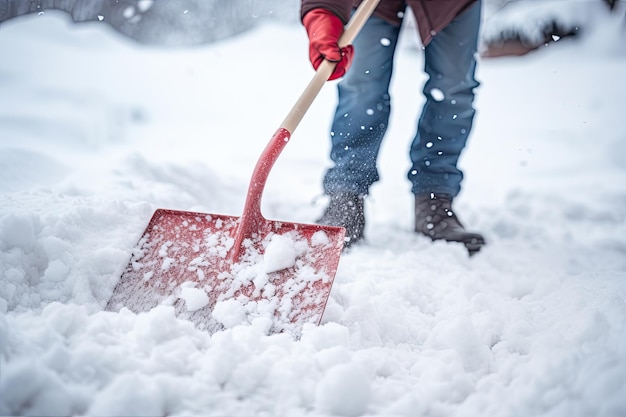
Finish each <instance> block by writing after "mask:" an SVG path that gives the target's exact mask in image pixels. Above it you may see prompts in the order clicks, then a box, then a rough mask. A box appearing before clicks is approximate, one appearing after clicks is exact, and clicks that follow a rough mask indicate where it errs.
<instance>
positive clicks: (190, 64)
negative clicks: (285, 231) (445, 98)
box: [0, 2, 626, 417]
mask: <svg viewBox="0 0 626 417" xmlns="http://www.w3.org/2000/svg"><path fill="white" fill-rule="evenodd" d="M149 3H150V2H146V3H145V5H146V6H147V5H148V4H149ZM555 10H556V9H555ZM596 18H597V19H602V20H601V21H600V22H599V23H600V24H597V25H594V30H590V31H587V32H586V33H583V34H582V35H581V37H580V38H579V39H575V40H572V39H564V40H561V41H559V42H558V43H556V44H553V45H551V46H549V47H546V48H544V49H542V50H539V51H537V52H534V53H531V54H529V55H527V56H524V57H520V58H501V59H498V60H482V61H481V62H480V63H479V78H480V81H481V82H482V84H481V87H480V88H479V91H478V96H477V101H476V106H477V110H478V113H477V119H476V124H475V129H474V131H473V132H472V138H471V141H470V145H469V147H468V148H467V152H466V153H465V154H464V155H463V159H462V161H461V165H462V167H463V168H464V170H465V173H466V180H465V182H464V188H463V192H462V194H461V195H460V196H459V198H458V200H457V201H456V204H457V209H456V211H457V212H458V213H459V215H460V216H461V218H462V220H463V221H464V222H465V223H466V224H467V225H468V226H469V227H471V228H473V229H476V230H480V231H482V232H484V233H485V235H486V238H487V240H488V246H487V247H486V248H485V249H484V250H483V251H481V252H480V253H479V254H478V255H476V256H474V257H472V258H471V259H470V258H468V256H467V253H466V251H465V250H464V249H463V248H462V247H459V246H455V245H452V244H446V243H435V244H432V243H430V242H429V241H427V239H424V238H421V237H419V236H416V235H414V234H413V233H412V232H411V228H412V220H411V207H412V201H411V195H410V192H409V185H408V183H407V182H406V180H405V172H406V170H407V169H408V166H409V163H408V157H407V152H406V150H407V149H408V144H409V140H410V137H411V136H412V134H413V131H414V128H415V126H414V123H415V120H416V119H417V115H418V110H419V108H420V106H421V103H422V102H421V100H422V98H421V97H420V95H419V94H418V92H419V91H421V86H422V85H423V82H424V81H425V79H424V76H423V75H422V74H421V68H422V67H423V62H422V55H421V51H420V50H419V49H416V48H415V47H414V45H415V42H416V36H415V35H414V34H412V33H407V34H406V36H405V37H404V38H403V39H402V40H401V43H400V45H399V48H400V51H399V52H400V53H399V54H398V57H397V59H396V63H395V67H396V74H395V78H394V85H393V90H392V97H393V106H394V113H393V119H392V124H391V126H390V131H389V136H388V138H387V140H386V142H385V144H384V146H383V149H382V151H381V158H380V170H381V176H382V181H381V182H379V183H378V184H376V185H375V186H374V187H373V189H372V193H371V195H370V197H369V198H368V199H367V206H366V209H367V216H368V225H367V229H366V233H367V240H368V242H367V244H365V245H363V246H358V247H355V248H354V249H353V250H351V251H350V252H348V253H345V254H343V255H342V257H341V262H340V264H339V269H338V271H337V275H336V278H335V283H334V285H333V289H332V293H331V297H330V300H329V302H328V305H327V307H326V310H325V314H324V317H323V320H322V324H321V325H320V326H316V325H314V324H311V323H308V324H306V325H305V326H304V328H303V330H302V334H301V337H300V338H297V337H294V336H293V335H291V334H289V333H282V334H272V333H271V322H270V320H269V318H268V317H267V316H266V315H265V316H264V315H263V314H262V313H263V311H265V310H263V308H261V309H260V310H257V313H259V314H258V315H257V316H256V317H254V318H253V319H252V320H245V319H244V315H245V313H246V311H245V310H242V304H240V303H237V302H236V301H235V302H233V301H226V300H222V301H221V302H220V303H219V304H218V306H217V307H216V309H215V311H214V315H216V316H217V318H218V319H219V320H221V321H222V324H223V325H224V327H225V329H224V330H222V331H219V332H216V333H214V334H209V332H207V331H205V330H201V329H198V328H196V327H194V325H193V323H191V322H190V321H187V320H184V319H180V318H177V315H176V312H175V309H174V308H173V307H172V306H168V305H162V306H158V307H156V308H154V309H152V310H151V311H149V312H145V313H140V314H135V313H132V312H131V311H129V310H128V309H121V310H120V311H119V312H108V311H105V306H106V303H107V302H108V300H109V298H110V297H111V294H112V291H113V288H114V287H115V285H116V283H117V281H118V280H119V277H120V276H121V274H122V272H123V270H124V268H125V267H126V265H127V263H128V260H129V258H130V256H131V252H132V250H133V248H134V246H135V243H136V242H137V241H138V239H139V238H140V237H141V235H142V233H143V230H144V229H145V227H146V225H147V222H148V220H149V219H150V217H151V215H152V213H153V212H154V211H155V209H157V208H160V207H164V208H170V209H180V210H192V211H201V212H206V213H223V214H226V215H233V216H239V215H240V214H241V210H242V207H243V202H244V198H245V195H246V190H247V185H248V180H249V177H250V173H251V172H252V168H253V167H254V164H255V162H256V159H257V158H258V156H259V155H260V153H261V151H262V150H263V148H264V146H265V144H266V143H267V141H268V140H269V139H270V137H271V136H272V134H273V132H274V131H275V129H276V128H277V127H278V124H279V123H280V121H281V120H282V119H283V117H284V116H285V115H286V114H287V112H288V111H289V108H290V106H291V105H292V104H293V103H294V102H295V100H296V98H297V96H298V95H299V94H300V91H301V90H303V89H304V87H305V85H306V83H307V82H308V80H309V79H310V77H311V76H312V71H311V69H310V68H309V63H308V61H307V54H306V35H305V33H304V31H303V29H302V28H300V27H298V26H290V25H286V26H284V25H278V24H267V25H265V26H262V27H259V28H257V29H255V30H254V31H253V32H249V33H246V34H243V35H241V36H239V37H237V38H233V39H230V40H227V41H223V42H220V43H218V44H214V45H208V46H204V47H194V48H189V49H184V48H179V49H165V48H164V49H159V48H145V47H143V48H141V47H139V46H137V45H135V44H132V43H128V41H127V40H126V39H125V38H122V37H120V36H119V35H117V34H115V33H113V32H111V31H110V29H108V27H107V26H105V25H104V24H101V23H97V22H95V23H93V24H82V25H72V24H71V23H69V21H68V19H67V18H66V17H65V15H62V14H57V13H53V12H47V13H46V14H45V15H43V16H33V17H31V18H23V19H18V20H15V21H11V22H8V23H5V24H3V25H2V26H0V49H1V50H2V51H4V52H3V59H2V60H1V61H0V90H1V91H2V98H1V99H0V166H1V169H0V272H1V274H2V280H1V281H0V415H171V416H183V415H207V416H208V415H213V416H218V415H219V416H224V415H228V416H244V415H245V416H247V415H259V416H331V415H339V416H359V415H380V416H461V417H464V416H476V415H490V416H503V417H504V416H550V417H561V416H562V417H572V416H574V417H575V416H581V417H586V416H591V415H593V416H602V417H618V416H623V415H625V414H626V383H625V375H626V362H625V361H624V357H626V256H625V255H626V214H625V213H626V188H625V187H624V184H625V183H626V182H625V179H626V169H625V168H624V167H625V166H626V137H625V135H626V133H625V132H626V124H625V121H624V117H623V109H624V108H626V86H625V85H624V83H622V82H620V80H621V79H622V78H623V74H624V73H625V71H626V60H625V58H626V53H625V52H626V50H624V42H623V39H624V37H625V36H626V34H624V26H623V20H622V21H620V20H619V19H617V18H614V17H610V16H608V15H602V16H597V17H596ZM620 22H621V23H620ZM416 74H419V76H416ZM332 84H333V83H330V85H328V86H326V88H325V89H324V90H323V91H322V93H321V94H320V96H319V97H318V99H317V100H316V101H315V103H314V104H313V106H312V108H311V110H310V112H309V113H308V114H307V115H306V116H305V118H304V120H303V121H302V123H301V125H300V126H299V128H298V129H297V131H296V132H295V133H294V135H293V137H292V140H291V141H290V143H289V146H287V147H286V148H285V151H284V152H283V154H282V155H281V157H280V158H279V160H278V162H277V163H276V165H275V167H274V168H273V169H272V173H271V175H270V177H269V180H268V184H267V187H266V189H265V192H264V199H263V212H264V214H265V215H266V217H268V218H271V219H281V220H285V221H289V222H303V223H310V222H312V221H313V219H315V218H316V217H317V216H319V214H320V213H321V211H322V210H323V207H324V203H325V200H324V198H322V197H320V193H321V186H320V179H321V175H322V173H323V171H324V169H325V167H326V166H327V164H328V162H327V152H328V139H327V135H328V134H327V131H328V125H329V123H330V118H331V116H332V110H333V107H334V103H335V91H334V88H333V85H332ZM286 239H287V240H289V238H286ZM291 241H292V242H295V243H294V244H293V245H291V244H287V245H285V247H284V248H283V247H282V246H281V247H279V248H278V249H277V250H276V252H275V253H274V255H271V253H270V255H266V258H265V262H266V263H273V264H274V265H275V266H274V267H281V266H282V265H288V264H289V263H291V261H292V260H293V252H291V249H293V250H295V253H296V254H298V253H302V252H301V251H302V250H303V248H301V247H299V246H298V244H297V242H296V241H295V240H293V239H292V240H291ZM313 242H317V243H316V244H319V245H326V244H328V237H327V236H324V235H322V234H320V235H316V236H315V238H314V239H313ZM267 243H268V244H269V245H270V246H268V247H271V246H272V245H274V241H271V242H267ZM282 243H283V244H284V243H285V241H284V240H283V242H282ZM287 243H289V242H287ZM214 244H215V245H216V246H220V245H222V243H220V242H214ZM276 244H277V246H278V245H280V241H279V240H277V241H276ZM299 251H300V252H299ZM270 261H271V262H270ZM251 268H252V267H251ZM270 269H272V268H270ZM258 272H259V271H257V270H254V271H251V272H250V273H249V275H246V276H247V277H249V278H250V279H257V280H260V281H259V285H261V284H265V285H269V284H270V283H269V282H261V281H263V279H264V276H263V275H262V274H259V273H258ZM261 272H262V271H261ZM183 289H184V290H185V293H184V294H185V295H184V297H185V298H186V299H187V300H188V301H189V302H190V303H191V304H192V307H191V308H193V305H194V304H195V306H198V305H201V304H202V302H203V301H202V296H201V295H200V296H199V292H198V291H202V289H200V288H198V287H195V288H194V287H192V286H186V287H184V288H183ZM194 290H197V291H194ZM261 307H263V306H261ZM265 307H268V306H265ZM267 311H269V310H267Z"/></svg>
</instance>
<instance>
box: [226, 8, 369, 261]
mask: <svg viewBox="0 0 626 417" xmlns="http://www.w3.org/2000/svg"><path fill="white" fill-rule="evenodd" d="M379 1H380V0H364V1H363V2H362V3H361V4H360V6H359V7H358V8H357V10H356V11H355V12H354V14H353V15H352V18H351V19H350V22H349V23H348V26H346V29H345V30H344V33H343V35H342V36H341V38H340V39H339V45H340V46H346V45H349V44H351V43H352V41H354V38H355V37H356V35H357V34H358V33H359V31H360V30H361V28H362V27H363V25H364V24H365V22H366V21H367V19H368V18H369V17H370V15H371V14H372V12H373V11H374V9H375V8H376V5H377V4H378V2H379ZM335 65H336V64H335V63H333V62H330V61H326V60H325V61H323V62H322V64H321V65H320V66H319V68H318V69H317V72H316V73H315V76H314V77H313V79H312V80H311V81H310V82H309V85H308V86H307V87H306V89H305V90H304V92H303V93H302V95H301V96H300V98H299V99H298V101H296V104H294V106H293V107H292V109H291V111H290V112H289V114H288V115H287V117H286V118H285V120H284V121H283V123H282V124H281V125H280V127H279V128H278V129H277V130H276V133H274V136H272V138H271V139H270V141H269V143H268V144H267V146H266V147H265V150H264V151H263V153H262V154H261V157H260V158H259V160H258V161H257V164H256V166H255V168H254V171H253V172H252V178H251V180H250V186H249V188H248V195H247V196H246V202H245V204H244V208H243V213H242V215H241V218H240V220H239V227H238V229H237V233H236V235H235V239H234V245H233V248H232V250H231V251H230V252H229V257H230V260H231V261H233V262H236V261H237V260H238V259H239V256H240V254H241V250H242V248H243V245H244V242H245V240H246V239H248V238H250V237H252V236H254V235H255V234H258V233H259V232H260V231H261V230H262V228H263V225H264V224H265V222H266V220H265V218H264V217H263V215H262V214H261V198H262V195H263V189H264V188H265V183H266V181H267V178H268V176H269V173H270V170H271V169H272V167H273V166H274V163H275V162H276V159H278V156H279V155H280V153H281V152H282V150H283V148H284V147H285V145H286V144H287V143H288V142H289V139H290V138H291V134H292V133H293V131H294V130H295V129H296V127H297V126H298V124H299V123H300V121H301V120H302V117H304V114H305V113H306V111H307V110H308V109H309V107H310V106H311V103H313V100H314V99H315V97H316V96H317V94H318V93H319V92H320V90H321V89H322V87H323V86H324V83H325V82H326V81H327V80H328V77H330V75H331V74H332V73H333V70H334V69H335Z"/></svg>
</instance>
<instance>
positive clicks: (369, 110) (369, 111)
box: [365, 109, 374, 116]
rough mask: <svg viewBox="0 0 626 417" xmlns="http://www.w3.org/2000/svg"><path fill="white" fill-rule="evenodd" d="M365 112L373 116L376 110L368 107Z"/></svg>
mask: <svg viewBox="0 0 626 417" xmlns="http://www.w3.org/2000/svg"><path fill="white" fill-rule="evenodd" d="M365 113H366V114H367V115H368V116H371V115H373V114H374V110H372V109H367V110H365Z"/></svg>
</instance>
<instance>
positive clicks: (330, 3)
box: [300, 0, 352, 24]
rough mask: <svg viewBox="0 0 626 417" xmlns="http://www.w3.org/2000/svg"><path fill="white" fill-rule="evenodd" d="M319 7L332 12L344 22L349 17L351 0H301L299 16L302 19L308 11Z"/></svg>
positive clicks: (346, 21)
mask: <svg viewBox="0 0 626 417" xmlns="http://www.w3.org/2000/svg"><path fill="white" fill-rule="evenodd" d="M320 7H321V8H322V9H326V10H328V11H330V12H333V13H334V14H336V15H337V16H338V17H339V18H340V19H341V21H342V22H343V23H344V24H346V23H348V19H350V12H351V11H352V0H302V7H301V9H300V18H301V19H302V18H303V17H304V15H305V14H307V13H308V12H309V11H311V10H313V9H317V8H320Z"/></svg>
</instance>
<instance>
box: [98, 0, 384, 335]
mask: <svg viewBox="0 0 626 417" xmlns="http://www.w3.org/2000/svg"><path fill="white" fill-rule="evenodd" d="M378 2H379V0H365V1H364V2H362V3H361V5H360V6H359V8H358V9H357V10H356V12H355V13H354V15H353V17H352V19H351V20H350V22H349V23H348V25H347V27H346V29H345V32H344V34H343V36H342V38H341V39H340V45H341V46H344V45H348V44H351V43H352V41H353V40H354V37H355V36H356V35H357V33H358V32H359V31H360V29H361V27H362V26H363V24H364V23H365V21H366V20H367V19H368V17H369V16H370V15H371V13H372V12H373V10H374V9H375V7H376V5H377V4H378ZM334 66H335V64H333V63H330V62H328V61H324V62H323V63H322V65H320V67H319V68H318V70H317V72H316V74H315V76H314V77H313V79H312V80H311V81H310V82H309V84H308V86H307V87H306V89H305V91H304V92H303V93H302V95H301V96H300V97H299V99H298V100H297V102H296V104H295V105H294V107H293V108H292V109H291V111H290V112H289V114H288V115H287V117H286V118H285V120H284V121H283V123H282V124H281V126H280V127H279V128H278V130H277V131H276V133H274V136H272V138H271V140H270V142H269V143H268V145H267V146H266V148H265V150H264V151H263V153H262V154H261V156H260V158H259V160H258V162H257V164H256V166H255V168H254V171H253V173H252V178H251V180H250V185H249V188H248V194H247V196H246V201H245V204H244V209H243V214H242V215H241V217H232V216H226V215H220V214H207V213H196V212H188V211H177V210H167V209H157V210H156V211H155V213H154V214H153V216H152V218H151V220H150V222H149V223H148V226H147V228H146V230H145V231H144V233H143V235H142V237H141V238H140V239H139V242H138V243H137V245H136V246H135V248H134V249H133V251H132V255H131V259H130V261H129V264H128V266H127V267H126V269H125V270H124V272H123V273H122V276H121V277H120V280H119V281H118V283H117V285H116V287H115V289H114V290H113V294H112V296H111V299H110V300H109V302H108V304H107V306H106V310H108V311H119V310H120V309H121V308H127V309H129V310H131V311H133V312H135V313H140V312H145V311H149V310H151V309H152V308H154V307H156V306H158V305H169V306H173V307H174V310H175V312H176V315H177V317H179V318H183V319H187V320H190V321H191V322H193V323H194V324H195V326H196V327H197V328H199V329H205V330H207V331H209V332H210V333H215V332H216V331H219V330H221V329H224V328H228V327H232V326H234V325H236V324H245V323H252V322H253V321H254V320H255V319H256V320H260V323H261V325H262V326H266V327H264V328H265V329H266V331H267V332H268V333H281V332H288V333H291V334H293V335H294V336H296V337H297V336H299V335H300V333H301V330H302V327H303V326H304V325H305V324H306V323H312V324H315V325H317V324H319V322H320V320H321V319H322V314H323V313H324V308H325V306H326V303H327V301H328V297H329V295H330V290H331V287H332V284H333V280H334V277H335V272H336V270H337V266H338V264H339V258H340V256H341V252H342V249H343V246H344V236H345V229H344V228H342V227H334V226H321V225H316V224H301V223H290V222H285V221H275V220H267V219H265V218H264V217H263V215H262V214H261V196H262V193H263V189H264V187H265V183H266V181H267V178H268V175H269V172H270V169H271V168H272V166H273V165H274V163H275V162H276V159H277V158H278V156H279V155H280V153H281V151H282V150H283V148H284V147H285V145H286V144H287V142H288V141H289V139H290V138H291V134H292V133H293V131H294V130H295V128H296V127H297V125H298V124H299V123H300V121H301V120H302V118H303V116H304V114H305V112H306V111H307V110H308V108H309V107H310V105H311V104H312V102H313V100H314V98H315V97H316V96H317V94H318V93H319V91H320V90H321V88H322V86H323V85H324V83H325V82H326V81H327V80H328V78H329V77H330V75H331V74H332V71H333V69H334Z"/></svg>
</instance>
